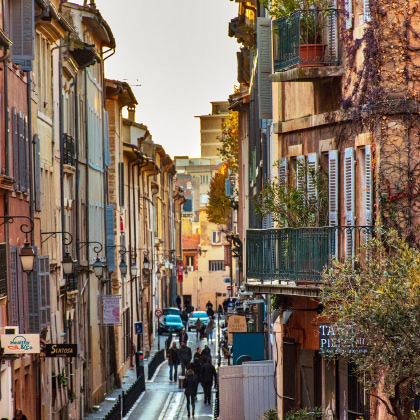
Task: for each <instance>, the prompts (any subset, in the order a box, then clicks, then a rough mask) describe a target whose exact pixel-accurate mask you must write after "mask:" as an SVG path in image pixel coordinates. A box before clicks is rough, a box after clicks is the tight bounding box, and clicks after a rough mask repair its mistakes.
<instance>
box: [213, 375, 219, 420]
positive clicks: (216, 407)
mask: <svg viewBox="0 0 420 420" xmlns="http://www.w3.org/2000/svg"><path fill="white" fill-rule="evenodd" d="M215 382H216V383H215V384H214V385H215V390H216V395H215V397H214V406H213V418H214V420H217V419H218V418H219V415H220V400H219V372H217V374H216V380H215Z"/></svg>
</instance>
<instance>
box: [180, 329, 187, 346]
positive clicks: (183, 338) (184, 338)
mask: <svg viewBox="0 0 420 420" xmlns="http://www.w3.org/2000/svg"><path fill="white" fill-rule="evenodd" d="M178 339H179V344H181V343H182V342H184V343H185V344H187V343H188V334H187V332H186V331H185V328H183V329H182V330H181V332H180V333H179V334H178Z"/></svg>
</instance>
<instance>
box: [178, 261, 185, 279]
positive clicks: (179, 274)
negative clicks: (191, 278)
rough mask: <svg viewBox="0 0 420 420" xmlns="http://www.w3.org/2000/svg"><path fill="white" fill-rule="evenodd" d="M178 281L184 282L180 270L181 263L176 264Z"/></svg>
mask: <svg viewBox="0 0 420 420" xmlns="http://www.w3.org/2000/svg"><path fill="white" fill-rule="evenodd" d="M178 281H179V282H180V283H182V282H183V281H184V270H183V269H182V265H181V263H178Z"/></svg>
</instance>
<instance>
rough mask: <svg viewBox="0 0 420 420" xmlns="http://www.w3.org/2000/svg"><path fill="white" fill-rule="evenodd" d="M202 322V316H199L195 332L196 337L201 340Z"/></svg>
mask: <svg viewBox="0 0 420 420" xmlns="http://www.w3.org/2000/svg"><path fill="white" fill-rule="evenodd" d="M202 324H203V323H202V322H201V319H200V318H197V321H195V333H196V339H197V340H198V339H199V338H200V340H201V326H202Z"/></svg>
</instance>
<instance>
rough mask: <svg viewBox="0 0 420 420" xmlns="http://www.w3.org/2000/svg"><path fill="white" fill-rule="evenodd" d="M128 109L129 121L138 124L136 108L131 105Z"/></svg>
mask: <svg viewBox="0 0 420 420" xmlns="http://www.w3.org/2000/svg"><path fill="white" fill-rule="evenodd" d="M127 109H128V119H129V120H130V121H132V122H136V106H135V105H130V106H128V107H127Z"/></svg>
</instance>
